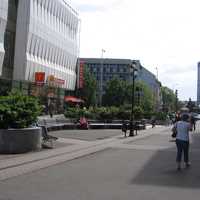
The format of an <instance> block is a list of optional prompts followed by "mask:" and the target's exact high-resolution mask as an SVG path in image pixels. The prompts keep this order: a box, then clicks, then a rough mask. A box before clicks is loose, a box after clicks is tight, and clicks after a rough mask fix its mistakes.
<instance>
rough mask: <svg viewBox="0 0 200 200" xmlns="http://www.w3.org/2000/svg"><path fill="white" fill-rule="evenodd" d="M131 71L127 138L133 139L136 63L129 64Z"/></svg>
mask: <svg viewBox="0 0 200 200" xmlns="http://www.w3.org/2000/svg"><path fill="white" fill-rule="evenodd" d="M130 67H131V69H132V70H133V79H132V98H131V101H132V104H131V117H130V133H129V137H133V136H134V129H133V108H134V106H135V75H136V73H135V72H137V69H136V68H135V67H136V63H135V62H132V64H131V66H130Z"/></svg>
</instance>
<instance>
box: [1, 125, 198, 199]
mask: <svg viewBox="0 0 200 200" xmlns="http://www.w3.org/2000/svg"><path fill="white" fill-rule="evenodd" d="M101 131H102V130H101ZM198 132H199V131H196V132H195V133H192V134H191V145H190V149H191V153H190V158H191V162H192V166H191V168H189V169H185V168H183V169H182V171H181V172H178V171H177V170H176V162H175V157H176V146H175V143H174V140H172V139H171V137H170V135H171V132H170V127H158V128H154V129H149V130H147V131H143V132H139V135H138V136H137V137H133V138H130V137H128V138H124V137H122V134H121V133H120V132H118V133H120V134H117V133H116V135H115V136H112V137H110V138H106V139H96V140H94V137H93V136H92V137H93V139H92V140H87V137H88V135H87V136H86V135H85V134H86V132H85V133H84V132H80V138H79V139H78V138H76V139H74V138H72V136H71V135H69V137H65V138H63V139H62V142H63V143H64V142H66V144H68V146H66V147H60V148H56V149H53V150H48V151H46V152H54V153H55V152H57V151H58V150H59V149H60V150H61V149H63V148H66V151H67V149H68V152H67V153H61V152H63V150H64V149H63V150H62V151H61V152H60V153H61V155H59V154H58V155H56V156H52V157H49V158H45V159H41V160H38V161H33V162H30V163H26V164H22V165H19V166H16V167H10V168H6V169H5V170H6V171H4V170H3V171H4V174H5V175H4V178H5V179H2V180H1V181H0V200H27V199H28V200H36V199H37V200H46V199H48V200H55V199H58V200H66V199H69V200H77V199H78V200H102V199H106V200H111V199H113V200H121V199H123V200H130V199H134V200H141V199H143V200H168V199H176V200H188V199H192V200H199V196H200V190H199V189H200V182H199V168H200V157H199V153H200V134H199V133H198ZM63 134H66V135H67V133H63ZM91 134H92V132H91ZM94 134H95V135H96V136H97V138H98V134H100V133H99V132H96V133H94ZM104 134H105V135H106V134H107V133H106V130H105V131H104ZM66 135H65V136H66ZM77 135H78V133H77ZM72 147H73V148H74V151H72ZM75 147H76V148H77V149H76V148H75ZM69 149H71V150H69ZM57 153H58V152H57ZM35 154H37V155H39V154H38V153H35ZM51 154H53V153H51ZM81 154H82V156H81ZM27 155H28V154H27ZM74 158H78V159H74ZM66 161H67V162H66ZM47 166H48V167H47ZM18 167H19V169H18ZM41 169H42V170H41ZM31 170H32V171H31ZM0 171H1V170H0ZM14 172H15V173H14ZM16 172H18V175H20V176H17V174H16ZM28 172H32V173H28ZM6 174H7V175H8V176H7V178H6ZM9 174H11V175H12V176H10V178H9ZM2 176H3V174H1V177H2ZM14 176H15V177H14ZM11 177H12V178H11Z"/></svg>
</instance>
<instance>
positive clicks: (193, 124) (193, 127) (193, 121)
mask: <svg viewBox="0 0 200 200" xmlns="http://www.w3.org/2000/svg"><path fill="white" fill-rule="evenodd" d="M190 121H191V125H192V130H193V131H195V130H196V120H195V118H194V116H191V118H190Z"/></svg>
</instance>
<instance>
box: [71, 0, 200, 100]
mask: <svg viewBox="0 0 200 200" xmlns="http://www.w3.org/2000/svg"><path fill="white" fill-rule="evenodd" d="M68 1H69V3H70V4H71V5H72V7H73V8H75V9H76V10H77V11H78V13H79V17H80V20H81V32H80V33H81V36H80V57H90V58H101V54H102V49H104V50H105V53H104V54H103V57H104V58H122V59H133V60H140V62H141V64H142V66H143V67H145V68H146V69H148V70H149V71H151V72H152V73H154V74H155V75H156V76H157V75H158V79H159V81H161V83H162V85H163V86H167V87H169V88H171V89H172V90H176V89H177V90H178V97H179V99H181V100H188V99H189V98H192V100H196V96H197V63H198V62H199V61H200V10H199V7H200V1H199V0H68Z"/></svg>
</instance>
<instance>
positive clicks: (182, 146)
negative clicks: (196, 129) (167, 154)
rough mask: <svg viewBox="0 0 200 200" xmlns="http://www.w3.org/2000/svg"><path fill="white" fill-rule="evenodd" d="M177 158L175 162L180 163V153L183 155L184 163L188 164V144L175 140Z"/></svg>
mask: <svg viewBox="0 0 200 200" xmlns="http://www.w3.org/2000/svg"><path fill="white" fill-rule="evenodd" d="M176 147H177V156H176V161H177V162H181V159H182V152H183V154H184V162H185V163H188V162H189V142H188V141H183V140H178V139H176Z"/></svg>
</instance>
